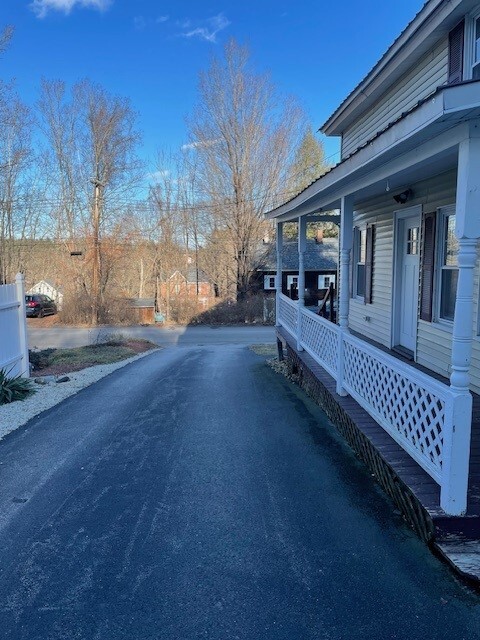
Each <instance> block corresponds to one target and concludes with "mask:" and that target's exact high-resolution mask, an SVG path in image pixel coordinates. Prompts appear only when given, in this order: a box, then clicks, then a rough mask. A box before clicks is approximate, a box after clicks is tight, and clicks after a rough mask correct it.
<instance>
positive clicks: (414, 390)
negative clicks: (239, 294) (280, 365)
mask: <svg viewBox="0 0 480 640" xmlns="http://www.w3.org/2000/svg"><path fill="white" fill-rule="evenodd" d="M298 310H299V307H298V303H297V302H293V301H292V300H290V299H289V298H287V297H286V296H285V295H283V294H280V296H279V309H278V311H279V313H278V318H277V322H278V323H279V324H280V325H282V326H283V327H284V328H285V329H286V330H287V331H288V332H289V333H290V334H291V335H292V337H294V338H295V339H296V341H297V344H298V342H299V343H300V345H301V347H302V348H303V349H304V350H305V351H307V352H308V353H309V354H310V355H311V356H312V358H314V360H316V362H318V364H320V365H321V366H322V367H323V368H324V369H326V371H328V373H329V374H330V375H331V376H332V377H333V378H334V379H335V380H337V382H339V383H340V386H341V387H342V388H343V389H344V390H345V391H346V392H347V393H348V394H350V395H351V396H352V397H353V398H355V400H356V401H357V402H358V403H359V404H360V405H361V406H362V407H363V408H364V409H365V410H366V411H367V412H368V413H369V414H370V415H371V416H372V417H373V418H374V419H375V420H376V421H377V422H378V424H380V425H381V426H382V427H383V428H384V429H385V431H387V432H388V433H389V434H390V435H391V436H392V438H394V439H395V440H396V441H397V442H398V443H399V444H400V446H401V447H402V448H403V449H404V450H405V451H406V452H407V453H409V454H410V456H411V457H412V458H413V459H414V460H416V461H417V462H418V464H420V466H421V467H423V469H425V471H426V472H427V473H428V474H430V476H431V477H432V478H433V479H434V480H435V481H436V482H437V483H438V484H439V485H440V486H441V489H442V491H441V494H442V499H441V503H442V507H443V508H444V510H445V511H447V513H454V514H455V515H458V514H459V513H463V512H464V510H465V508H466V492H467V482H468V451H469V445H470V422H471V396H470V394H468V395H466V394H463V393H458V392H456V391H455V390H454V389H452V388H451V387H449V386H448V385H446V384H443V383H442V382H438V381H437V380H435V379H434V378H432V377H431V376H428V375H426V374H424V373H422V372H420V371H418V370H417V369H415V368H414V367H412V366H410V365H408V364H405V363H403V362H401V361H400V360H398V359H396V358H394V357H392V356H391V355H390V354H388V353H385V352H383V351H382V350H380V349H378V348H376V347H374V346H372V345H370V344H367V343H366V342H365V341H363V340H360V339H359V338H357V337H355V336H352V335H351V334H350V333H348V332H342V331H340V328H339V327H338V326H337V325H335V324H333V323H331V322H329V321H328V320H326V319H324V318H321V317H320V316H318V315H316V314H315V313H313V312H312V311H309V310H308V309H306V308H301V309H300V313H298ZM454 425H458V427H457V429H455V428H454Z"/></svg>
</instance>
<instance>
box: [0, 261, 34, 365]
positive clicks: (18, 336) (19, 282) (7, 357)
mask: <svg viewBox="0 0 480 640" xmlns="http://www.w3.org/2000/svg"><path fill="white" fill-rule="evenodd" d="M0 369H2V370H4V371H6V372H7V374H8V376H9V377H13V376H19V375H21V376H26V377H28V376H29V375H30V371H29V363H28V340H27V320H26V314H25V281H24V277H23V275H22V274H20V273H18V274H17V277H16V279H15V284H5V285H0Z"/></svg>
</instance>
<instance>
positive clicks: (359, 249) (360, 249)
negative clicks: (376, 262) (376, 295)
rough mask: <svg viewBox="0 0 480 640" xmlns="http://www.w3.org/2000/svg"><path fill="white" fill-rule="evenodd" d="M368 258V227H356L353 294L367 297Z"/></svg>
mask: <svg viewBox="0 0 480 640" xmlns="http://www.w3.org/2000/svg"><path fill="white" fill-rule="evenodd" d="M366 260H367V229H366V228H363V229H361V228H358V227H356V228H355V234H354V247H353V296H354V298H365V265H366Z"/></svg>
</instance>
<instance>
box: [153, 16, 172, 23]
mask: <svg viewBox="0 0 480 640" xmlns="http://www.w3.org/2000/svg"><path fill="white" fill-rule="evenodd" d="M169 18H170V16H158V18H157V19H156V20H155V22H156V23H158V24H160V23H161V22H167V20H168V19H169Z"/></svg>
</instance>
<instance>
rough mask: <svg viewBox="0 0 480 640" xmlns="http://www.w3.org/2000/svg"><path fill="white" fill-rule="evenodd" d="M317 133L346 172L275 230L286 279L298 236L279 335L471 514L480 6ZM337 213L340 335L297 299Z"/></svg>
mask: <svg viewBox="0 0 480 640" xmlns="http://www.w3.org/2000/svg"><path fill="white" fill-rule="evenodd" d="M321 129H322V131H323V132H324V133H325V134H326V135H329V136H339V137H340V138H341V160H340V162H339V163H338V164H337V165H336V166H335V167H334V168H333V169H331V170H330V171H329V172H328V173H326V174H325V175H323V176H322V177H321V178H319V179H318V180H316V181H315V182H314V183H312V184H311V185H310V186H309V187H307V188H306V189H305V190H304V191H303V192H301V193H300V194H299V195H297V196H295V197H294V198H293V199H291V200H290V201H288V202H286V203H285V204H283V205H281V206H280V207H278V208H277V209H275V210H273V211H271V212H269V213H268V214H267V215H268V217H270V218H274V219H275V220H276V222H277V238H278V247H277V255H278V265H277V270H278V271H279V272H280V273H281V271H282V264H281V246H282V224H283V223H284V222H286V221H292V220H298V222H299V229H300V233H299V247H298V248H299V262H300V265H301V266H300V275H299V291H300V299H299V301H298V303H297V302H293V301H291V300H289V299H287V298H286V297H285V296H283V295H282V294H281V293H279V294H277V305H278V313H277V318H278V321H277V322H278V325H279V329H280V328H281V329H282V330H283V331H287V332H288V334H289V335H290V336H291V337H293V338H294V340H295V343H296V347H297V350H298V351H299V352H301V351H302V350H305V351H306V352H308V353H309V354H310V355H311V356H312V357H313V358H314V359H315V360H316V362H317V363H319V364H321V365H322V367H323V368H324V369H325V370H326V371H327V372H328V373H329V374H330V375H331V376H332V377H334V378H335V380H336V389H337V393H338V394H339V395H345V394H348V395H350V396H352V397H353V398H354V399H355V400H356V401H357V402H358V404H360V405H361V406H362V407H363V408H364V409H365V410H366V411H367V412H368V413H369V414H370V415H371V416H372V417H373V418H374V419H375V420H376V421H377V422H378V423H379V424H380V425H381V426H382V427H383V428H384V429H385V430H386V431H387V432H388V433H389V434H390V435H391V437H392V438H393V439H394V440H395V441H396V442H397V443H399V444H400V445H401V446H402V447H403V448H404V449H405V450H406V451H407V452H408V453H409V454H410V455H411V456H412V457H413V458H414V460H415V461H416V462H418V464H420V465H421V466H422V468H423V469H425V470H426V471H427V472H428V474H429V475H430V476H431V477H432V478H433V479H434V480H435V481H436V482H437V483H438V484H439V485H440V503H441V507H442V509H443V510H444V512H445V513H446V514H453V515H460V514H463V513H465V511H466V509H467V485H468V478H469V476H468V474H469V451H470V439H471V422H472V393H471V392H474V393H476V394H479V393H480V312H479V298H480V295H479V272H480V269H479V259H478V239H479V237H480V3H479V2H478V1H473V0H429V1H428V2H426V4H425V5H424V6H423V8H422V9H421V10H420V11H419V13H418V14H417V15H416V16H415V17H414V18H413V20H412V21H411V22H410V23H409V24H408V25H407V27H406V28H405V29H404V30H403V31H402V33H401V34H400V35H399V36H398V38H397V39H396V40H395V42H394V43H393V44H392V45H391V47H390V48H389V49H388V51H387V52H386V53H385V54H384V55H383V56H382V58H381V59H380V60H379V61H378V62H377V64H376V65H375V66H374V67H373V69H371V71H369V73H368V74H367V75H366V77H365V78H364V79H363V80H362V81H361V82H360V84H359V85H358V86H357V87H356V88H355V89H354V90H353V91H352V92H351V93H350V95H348V96H347V97H346V98H345V100H344V101H343V102H342V103H341V104H340V106H339V107H338V108H337V109H336V111H335V112H334V113H333V114H332V115H331V116H330V117H329V119H328V120H327V121H326V122H325V124H324V125H323V126H322V128H321ZM332 209H339V210H340V213H341V237H340V278H339V279H340V282H339V289H340V301H339V319H338V323H337V324H332V323H329V322H327V321H325V320H324V319H322V318H319V317H318V316H314V314H312V313H311V312H310V311H308V309H305V308H304V306H303V302H304V300H303V297H302V290H303V289H304V278H303V275H302V271H303V266H302V265H303V256H304V249H305V229H306V223H307V221H314V220H315V219H316V216H319V215H321V212H322V211H330V210H332ZM397 356H400V357H397ZM409 362H411V364H409ZM440 376H441V377H443V378H444V380H439V377H440Z"/></svg>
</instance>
